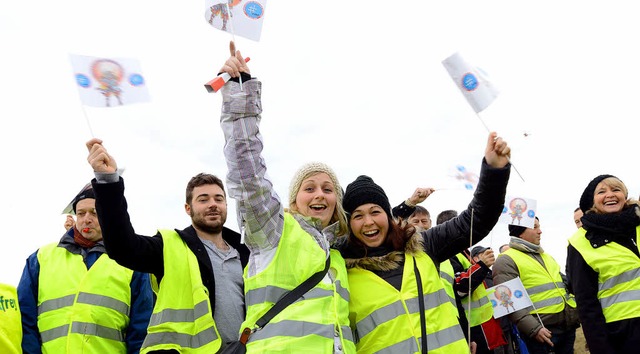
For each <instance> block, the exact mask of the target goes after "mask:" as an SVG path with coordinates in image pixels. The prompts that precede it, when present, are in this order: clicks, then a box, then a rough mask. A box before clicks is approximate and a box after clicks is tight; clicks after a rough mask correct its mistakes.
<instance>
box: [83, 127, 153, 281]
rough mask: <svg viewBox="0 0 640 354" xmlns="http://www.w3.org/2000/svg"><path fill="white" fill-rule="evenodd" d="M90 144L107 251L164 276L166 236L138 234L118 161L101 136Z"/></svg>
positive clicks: (139, 268) (132, 265) (122, 262)
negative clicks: (108, 150) (163, 240)
mask: <svg viewBox="0 0 640 354" xmlns="http://www.w3.org/2000/svg"><path fill="white" fill-rule="evenodd" d="M86 146H87V149H88V150H89V156H88V157H87V161H88V162H89V164H90V165H91V167H92V168H93V171H94V173H95V175H96V178H95V179H94V180H93V181H92V185H93V189H94V192H95V195H96V211H97V213H98V220H99V221H100V228H101V229H102V237H103V239H104V246H105V248H106V249H107V254H108V255H109V257H111V258H112V259H113V260H115V261H116V262H118V263H119V264H120V265H122V266H124V267H127V268H130V269H133V270H137V271H139V272H144V273H152V274H155V275H156V276H162V274H163V273H164V272H163V256H162V237H160V236H157V235H156V236H154V237H149V236H143V235H138V234H136V233H135V230H134V229H133V225H131V219H130V217H129V212H128V211H127V200H126V199H125V197H124V180H123V179H122V177H120V176H119V175H118V172H117V170H118V166H117V164H116V160H115V159H114V158H113V156H111V155H109V153H108V152H107V149H106V148H105V147H104V146H103V144H102V140H100V139H96V138H94V139H91V140H89V141H88V142H87V143H86Z"/></svg>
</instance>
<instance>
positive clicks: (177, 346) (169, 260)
mask: <svg viewBox="0 0 640 354" xmlns="http://www.w3.org/2000/svg"><path fill="white" fill-rule="evenodd" d="M159 231H160V234H161V235H162V242H163V244H164V246H163V250H162V255H163V257H164V275H163V277H162V279H161V281H160V286H159V288H154V291H156V294H157V300H156V304H155V306H154V308H153V314H152V315H151V320H150V321H149V328H148V329H147V336H146V337H145V339H144V342H143V343H142V349H141V350H140V354H144V353H148V352H150V351H154V350H171V349H173V350H176V351H178V352H180V353H215V352H217V351H218V349H220V346H221V344H222V339H220V334H219V333H218V329H217V328H216V323H215V321H214V319H213V312H212V311H211V301H210V300H209V291H208V290H207V288H206V287H205V286H204V284H203V283H202V277H201V275H200V268H199V266H198V260H197V258H196V255H195V254H193V252H192V251H191V250H190V249H189V246H187V244H186V243H185V242H184V241H183V240H182V238H180V235H178V233H177V232H176V231H175V230H159ZM152 278H154V279H155V276H154V277H152Z"/></svg>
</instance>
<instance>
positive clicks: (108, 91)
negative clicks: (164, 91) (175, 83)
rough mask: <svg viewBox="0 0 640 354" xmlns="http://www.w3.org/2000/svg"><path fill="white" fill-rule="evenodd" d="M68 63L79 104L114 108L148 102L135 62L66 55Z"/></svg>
mask: <svg viewBox="0 0 640 354" xmlns="http://www.w3.org/2000/svg"><path fill="white" fill-rule="evenodd" d="M69 59H70V60H71V66H72V68H73V74H74V76H75V80H76V84H77V86H78V92H79V94H80V100H81V101H82V104H84V105H86V106H92V107H115V106H122V105H127V104H131V103H138V102H148V101H149V100H150V99H149V91H148V90H147V86H146V82H145V78H144V76H143V75H142V70H141V69H140V63H138V61H137V60H136V59H130V58H98V57H90V56H84V55H75V54H70V55H69Z"/></svg>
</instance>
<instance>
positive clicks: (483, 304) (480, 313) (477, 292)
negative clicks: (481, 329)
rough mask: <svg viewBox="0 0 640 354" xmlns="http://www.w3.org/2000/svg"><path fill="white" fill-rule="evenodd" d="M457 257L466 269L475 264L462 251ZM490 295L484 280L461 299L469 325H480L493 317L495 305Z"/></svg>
mask: <svg viewBox="0 0 640 354" xmlns="http://www.w3.org/2000/svg"><path fill="white" fill-rule="evenodd" d="M456 257H457V258H458V260H459V261H460V263H461V264H462V267H463V268H464V270H465V271H467V270H469V268H471V266H472V265H473V264H471V261H469V259H468V258H467V256H466V255H464V254H462V253H458V254H457V255H456ZM469 281H471V275H469ZM488 296H489V293H487V288H486V287H485V285H484V282H482V283H481V284H480V285H478V286H477V287H476V288H475V289H474V290H473V292H472V293H471V296H465V297H464V298H462V300H461V301H460V302H461V303H462V307H463V308H464V314H465V315H466V316H467V320H468V321H469V326H471V327H475V326H479V325H481V324H483V323H485V322H487V321H489V320H490V319H491V318H492V317H493V306H492V305H491V302H490V301H489V297H488ZM469 307H470V308H471V314H469Z"/></svg>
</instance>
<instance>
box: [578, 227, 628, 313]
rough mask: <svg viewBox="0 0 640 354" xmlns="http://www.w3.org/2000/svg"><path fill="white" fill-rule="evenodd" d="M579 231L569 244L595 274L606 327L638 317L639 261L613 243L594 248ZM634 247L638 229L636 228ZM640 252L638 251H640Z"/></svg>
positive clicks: (582, 230)
mask: <svg viewBox="0 0 640 354" xmlns="http://www.w3.org/2000/svg"><path fill="white" fill-rule="evenodd" d="M585 234H586V231H585V229H583V228H580V230H578V232H576V233H575V234H574V235H573V236H572V237H571V238H569V243H570V244H571V245H572V246H573V247H574V248H575V249H576V251H578V252H580V255H582V258H584V260H585V262H586V263H587V264H588V265H589V266H590V267H591V268H593V270H594V271H595V272H596V273H598V294H597V296H598V300H599V301H600V305H601V306H602V313H603V314H604V319H605V321H606V322H607V323H609V322H615V321H620V320H626V319H629V318H638V317H640V258H638V256H637V255H635V254H634V253H633V251H631V250H630V249H628V248H627V247H625V246H622V245H620V244H618V243H616V242H609V243H607V244H605V245H603V246H601V247H598V248H593V247H592V246H591V244H590V243H589V240H587V238H586V237H585ZM635 242H636V245H637V244H639V243H640V226H638V227H636V240H635ZM639 251H640V248H639Z"/></svg>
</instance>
